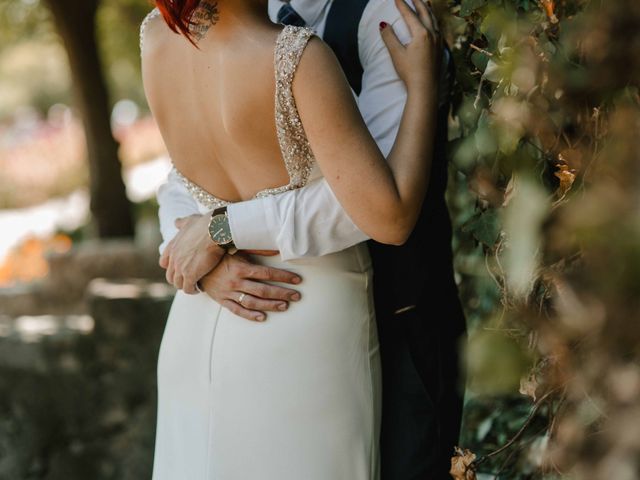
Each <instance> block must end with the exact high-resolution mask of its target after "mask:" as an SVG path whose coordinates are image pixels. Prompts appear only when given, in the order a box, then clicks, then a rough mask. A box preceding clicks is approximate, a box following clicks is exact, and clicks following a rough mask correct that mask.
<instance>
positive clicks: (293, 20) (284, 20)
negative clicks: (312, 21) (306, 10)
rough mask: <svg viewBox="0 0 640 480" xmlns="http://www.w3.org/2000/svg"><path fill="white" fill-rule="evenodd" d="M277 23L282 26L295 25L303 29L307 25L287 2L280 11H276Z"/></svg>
mask: <svg viewBox="0 0 640 480" xmlns="http://www.w3.org/2000/svg"><path fill="white" fill-rule="evenodd" d="M278 23H281V24H282V25H295V26H296V27H304V26H306V25H307V22H305V21H304V18H302V17H301V16H300V14H299V13H298V12H296V11H295V9H294V8H293V7H292V6H291V5H290V4H289V2H287V3H285V4H284V5H282V7H280V10H278Z"/></svg>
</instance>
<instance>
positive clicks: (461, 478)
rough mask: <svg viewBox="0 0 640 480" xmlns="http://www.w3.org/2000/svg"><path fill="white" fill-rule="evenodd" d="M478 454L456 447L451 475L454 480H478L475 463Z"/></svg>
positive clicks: (452, 459) (452, 458)
mask: <svg viewBox="0 0 640 480" xmlns="http://www.w3.org/2000/svg"><path fill="white" fill-rule="evenodd" d="M475 459H476V454H475V453H473V452H472V451H471V450H469V449H467V448H465V449H464V450H463V449H462V448H460V447H455V453H454V455H453V457H451V470H449V474H450V475H451V477H452V478H453V479H454V480H476V470H475V467H474V464H473V462H474V461H475Z"/></svg>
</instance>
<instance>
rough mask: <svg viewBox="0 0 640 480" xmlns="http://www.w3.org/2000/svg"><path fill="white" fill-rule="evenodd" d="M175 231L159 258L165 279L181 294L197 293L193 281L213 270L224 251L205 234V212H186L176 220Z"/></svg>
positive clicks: (207, 223)
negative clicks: (177, 229) (186, 214)
mask: <svg viewBox="0 0 640 480" xmlns="http://www.w3.org/2000/svg"><path fill="white" fill-rule="evenodd" d="M175 223H176V227H178V228H179V232H178V233H177V234H176V236H175V237H174V238H173V240H171V242H169V244H168V245H167V247H166V248H165V250H164V252H163V253H162V256H161V257H160V262H159V263H160V266H161V267H162V268H165V269H166V270H167V272H166V275H165V276H166V278H167V282H169V283H170V284H172V285H173V286H174V287H176V288H177V289H179V290H183V291H184V292H185V293H189V294H194V293H198V292H197V289H196V282H197V281H198V280H200V279H201V278H202V277H203V276H204V275H205V274H207V273H208V272H210V271H211V270H213V269H214V268H215V267H216V266H217V265H218V264H219V263H220V262H221V261H222V258H223V257H224V255H225V253H226V252H225V250H224V249H223V248H222V247H220V246H218V245H216V244H215V243H214V242H213V241H212V240H211V237H209V230H208V229H209V215H190V216H188V217H184V218H178V219H177V220H176V222H175Z"/></svg>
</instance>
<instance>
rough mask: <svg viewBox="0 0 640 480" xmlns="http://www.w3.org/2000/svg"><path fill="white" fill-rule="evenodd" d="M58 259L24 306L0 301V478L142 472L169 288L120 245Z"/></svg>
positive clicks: (136, 475)
mask: <svg viewBox="0 0 640 480" xmlns="http://www.w3.org/2000/svg"><path fill="white" fill-rule="evenodd" d="M96 257H98V258H99V262H96V261H93V260H95V259H96ZM92 259H93V260H92ZM57 260H58V262H59V263H58V264H57V266H55V267H54V268H53V269H52V271H51V275H50V276H49V278H48V279H47V280H46V281H45V282H43V283H40V284H39V285H38V286H35V287H32V288H31V289H29V288H26V289H22V290H21V297H20V298H19V302H18V301H17V300H16V299H13V298H11V296H10V295H5V296H4V298H3V297H2V296H0V309H1V310H0V480H23V479H24V480H27V479H29V480H31V479H46V480H62V479H64V480H76V479H78V480H80V479H82V480H107V479H109V480H111V479H118V480H133V479H136V480H140V479H148V478H150V477H151V467H152V462H153V443H154V434H155V430H154V429H155V415H156V410H155V402H156V362H157V354H158V349H159V346H160V340H161V337H162V333H163V330H164V324H165V321H166V318H167V315H168V313H169V309H170V306H171V301H172V299H173V295H174V294H175V291H174V290H173V288H171V287H169V286H168V285H167V284H166V283H165V282H164V281H163V279H162V275H161V273H162V271H161V270H160V269H159V268H158V267H157V265H156V266H154V265H153V263H154V262H156V261H157V256H156V255H151V256H146V255H145V254H144V253H142V252H139V251H137V250H136V248H135V247H134V246H133V245H128V246H126V245H125V243H122V242H116V244H114V243H109V244H107V245H105V244H100V245H98V244H96V245H94V246H93V247H92V249H89V250H87V249H85V250H83V251H82V252H81V253H79V252H78V251H75V252H73V253H71V254H69V256H68V258H66V259H65V258H60V259H57ZM53 265H56V264H55V262H54V263H53ZM73 270H75V271H73ZM132 273H133V274H137V276H138V278H130V276H131V274H132ZM105 274H106V275H105ZM93 277H98V278H93ZM105 277H111V278H105ZM140 277H147V278H140ZM48 282H53V283H48ZM78 292H80V294H78ZM5 293H6V292H5ZM52 294H53V295H54V297H52ZM55 295H60V297H58V298H59V299H60V298H63V299H64V301H63V302H60V301H56V299H55ZM43 298H44V299H45V300H46V301H45V302H42V303H38V302H40V301H41V300H42V299H43ZM12 302H13V303H12ZM30 302H32V303H30ZM33 302H35V303H33ZM65 302H66V303H65ZM20 304H21V305H23V307H24V310H26V312H25V313H27V314H25V313H22V314H20V313H19V312H18V311H17V307H18V305H20ZM65 305H66V306H67V309H68V310H70V311H69V312H66V313H65V312H64V310H65ZM7 306H8V307H9V308H7ZM47 310H50V311H53V312H54V313H46V312H47Z"/></svg>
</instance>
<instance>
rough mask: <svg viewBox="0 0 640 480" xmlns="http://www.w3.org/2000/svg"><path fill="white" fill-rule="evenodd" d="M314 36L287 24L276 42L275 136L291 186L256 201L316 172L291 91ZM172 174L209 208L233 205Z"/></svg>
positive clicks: (300, 182) (261, 194) (298, 183)
mask: <svg viewBox="0 0 640 480" xmlns="http://www.w3.org/2000/svg"><path fill="white" fill-rule="evenodd" d="M158 15H160V11H159V10H158V9H157V8H154V9H153V10H152V11H151V12H149V14H148V15H147V16H146V17H145V19H144V20H143V22H142V24H141V26H140V52H142V46H143V34H144V28H145V27H146V25H147V23H148V22H149V21H150V20H151V19H152V18H154V17H156V16H158ZM312 35H313V30H311V29H309V28H307V27H296V26H292V25H287V26H285V27H284V28H283V30H282V31H281V32H280V33H279V34H278V38H277V39H276V45H275V50H274V69H275V80H276V92H275V119H276V133H277V136H278V143H279V145H280V150H281V152H282V158H283V160H284V164H285V167H286V169H287V173H288V174H289V183H288V184H287V185H282V186H280V187H274V188H265V189H264V190H260V191H259V192H258V193H256V194H255V195H254V198H261V197H266V196H269V195H277V194H279V193H282V192H286V191H288V190H294V189H296V188H300V187H303V186H304V185H306V183H307V181H308V179H309V176H310V175H311V171H312V170H313V166H314V164H315V158H314V156H313V153H312V151H311V147H310V146H309V141H308V140H307V136H306V134H305V131H304V128H303V126H302V121H301V120H300V115H299V114H298V109H297V107H296V102H295V99H294V97H293V89H292V83H293V77H294V75H295V71H296V68H297V67H298V63H299V62H300V58H301V57H302V52H303V50H304V48H305V46H306V45H307V42H308V41H309V39H310V38H311V36H312ZM172 173H174V174H175V175H177V177H178V178H179V179H180V180H181V181H182V183H183V185H184V186H185V188H186V189H187V190H188V191H189V193H190V194H191V196H192V197H193V198H194V199H195V200H197V201H198V202H199V203H200V204H202V205H204V206H205V207H206V208H208V209H214V208H218V207H222V206H225V205H229V204H230V203H232V202H230V201H227V200H222V199H221V198H218V197H216V196H215V195H212V194H211V193H209V192H207V191H206V190H205V189H203V188H202V187H200V186H199V185H197V184H196V183H194V182H192V181H191V180H189V179H188V178H187V177H186V176H185V175H183V174H182V173H181V172H180V171H179V170H178V169H177V168H176V167H175V165H174V166H173V167H172Z"/></svg>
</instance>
